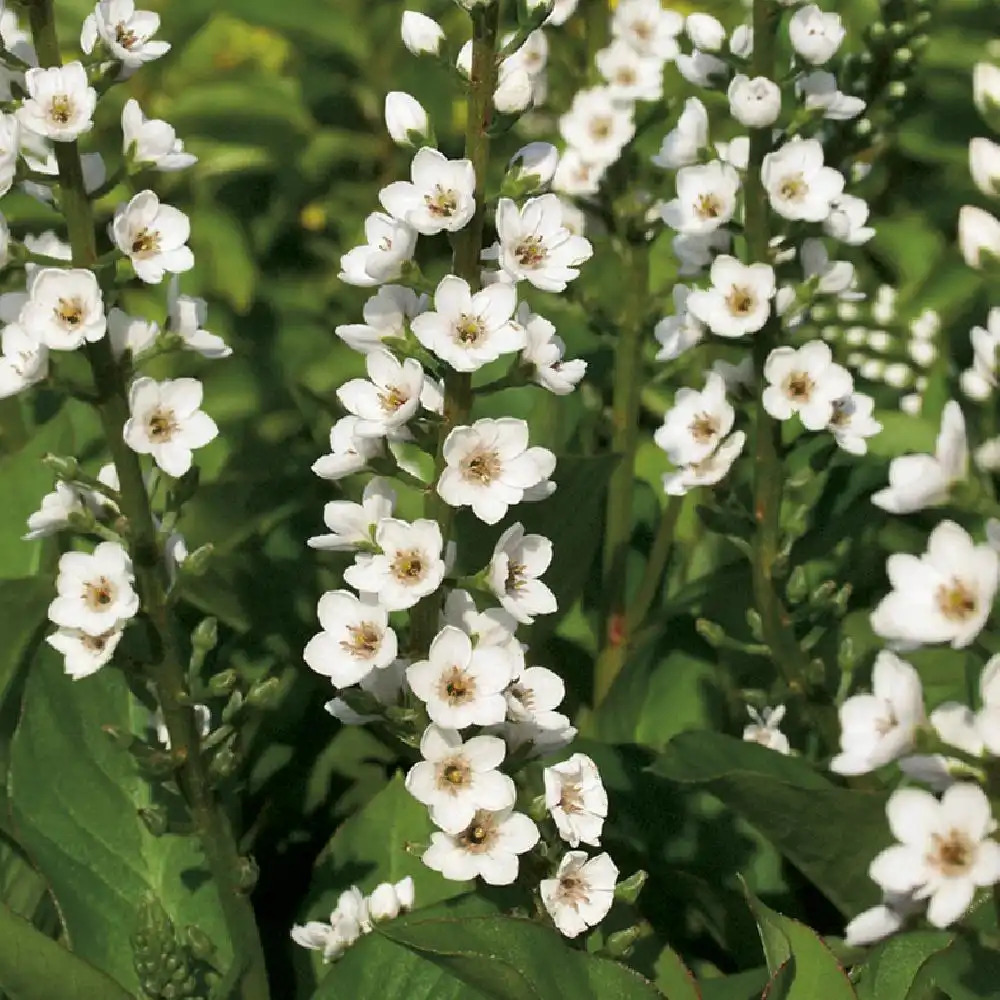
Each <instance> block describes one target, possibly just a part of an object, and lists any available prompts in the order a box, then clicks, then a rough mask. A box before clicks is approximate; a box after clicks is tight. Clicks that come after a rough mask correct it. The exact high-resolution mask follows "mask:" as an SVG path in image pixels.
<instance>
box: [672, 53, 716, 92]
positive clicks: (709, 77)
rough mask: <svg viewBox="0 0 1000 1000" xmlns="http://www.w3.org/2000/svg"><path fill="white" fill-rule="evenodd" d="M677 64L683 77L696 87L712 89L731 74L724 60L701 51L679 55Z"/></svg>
mask: <svg viewBox="0 0 1000 1000" xmlns="http://www.w3.org/2000/svg"><path fill="white" fill-rule="evenodd" d="M675 63H676V66H677V70H678V72H679V73H680V74H681V76H682V77H684V79H685V80H687V82H688V83H690V84H692V86H695V87H712V86H714V85H715V84H716V83H718V82H719V81H720V78H725V77H726V76H727V75H728V74H729V66H728V65H727V64H726V62H725V61H724V60H722V59H719V58H718V56H713V55H711V54H710V53H708V52H702V51H701V49H694V50H693V51H691V52H690V53H683V54H681V55H679V56H678V57H677V58H676V60H675Z"/></svg>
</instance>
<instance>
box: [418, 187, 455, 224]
mask: <svg viewBox="0 0 1000 1000" xmlns="http://www.w3.org/2000/svg"><path fill="white" fill-rule="evenodd" d="M424 204H425V205H426V206H427V211H428V212H430V213H431V215H436V216H437V217H438V218H439V219H445V218H448V217H449V216H452V215H454V214H455V209H457V208H458V196H457V195H456V194H455V192H454V191H452V190H451V189H450V188H449V189H447V190H446V189H445V188H443V187H441V185H440V184H435V185H434V191H433V193H432V194H425V195H424Z"/></svg>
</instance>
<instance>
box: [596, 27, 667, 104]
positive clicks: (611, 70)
mask: <svg viewBox="0 0 1000 1000" xmlns="http://www.w3.org/2000/svg"><path fill="white" fill-rule="evenodd" d="M594 62H595V63H596V65H597V69H598V71H599V72H600V74H601V76H602V77H604V80H605V82H606V83H607V85H608V87H609V89H610V90H611V91H612V93H614V94H615V96H616V97H618V98H620V99H621V100H623V101H657V100H659V99H660V97H662V95H663V61H662V60H660V59H657V58H656V57H655V56H652V57H643V56H640V55H637V54H636V52H635V50H634V49H633V48H632V46H631V45H629V44H628V42H626V41H625V40H624V39H621V38H616V39H615V40H614V41H613V42H612V43H611V44H610V45H609V46H608V47H607V48H604V49H601V50H600V51H599V52H598V53H597V54H596V55H595V56H594Z"/></svg>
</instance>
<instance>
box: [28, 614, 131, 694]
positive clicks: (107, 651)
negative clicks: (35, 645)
mask: <svg viewBox="0 0 1000 1000" xmlns="http://www.w3.org/2000/svg"><path fill="white" fill-rule="evenodd" d="M122 634H123V631H122V629H121V628H120V627H118V626H112V627H111V628H110V629H108V631H107V632H102V633H100V635H91V634H90V633H89V632H85V631H84V630H83V629H79V628H59V629H57V630H56V631H55V632H53V633H52V634H51V635H47V636H46V637H45V641H46V642H47V643H48V644H49V645H50V646H51V647H52V648H53V649H54V650H56V651H57V652H59V653H62V656H63V667H64V669H65V671H66V674H67V676H68V677H72V678H73V680H75V681H78V680H81V679H82V678H84V677H90V676H91V675H92V674H96V673H97V671H98V670H100V669H101V667H103V666H104V665H105V664H107V663H110V662H111V657H113V656H114V655H115V650H116V649H117V648H118V643H119V642H121V638H122Z"/></svg>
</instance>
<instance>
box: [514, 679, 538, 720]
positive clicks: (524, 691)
mask: <svg viewBox="0 0 1000 1000" xmlns="http://www.w3.org/2000/svg"><path fill="white" fill-rule="evenodd" d="M507 694H508V695H510V697H511V698H513V699H514V701H516V702H517V703H518V704H519V705H520V706H521V707H522V708H523V709H524V710H525V711H526V712H528V713H531V712H533V711H534V709H535V692H534V691H533V690H532V689H531V688H530V687H525V686H524V685H523V684H518V683H517V682H515V683H513V684H511V686H510V687H509V688H507Z"/></svg>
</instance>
